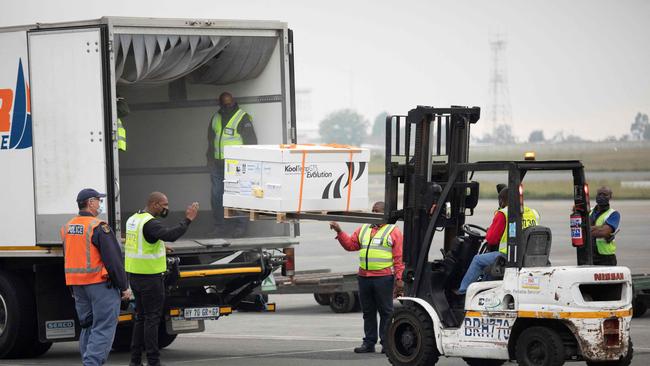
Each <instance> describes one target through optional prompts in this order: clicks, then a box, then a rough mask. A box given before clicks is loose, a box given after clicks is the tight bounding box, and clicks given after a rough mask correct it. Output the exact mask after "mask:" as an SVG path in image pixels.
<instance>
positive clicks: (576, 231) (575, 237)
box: [569, 210, 585, 247]
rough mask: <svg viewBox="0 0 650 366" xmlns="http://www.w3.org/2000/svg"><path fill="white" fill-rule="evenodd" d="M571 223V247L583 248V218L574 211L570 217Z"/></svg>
mask: <svg viewBox="0 0 650 366" xmlns="http://www.w3.org/2000/svg"><path fill="white" fill-rule="evenodd" d="M569 220H570V223H571V245H573V246H574V247H581V246H583V245H584V244H585V242H584V239H583V236H582V216H581V215H580V214H579V213H578V212H577V211H576V210H574V211H573V212H571V216H569Z"/></svg>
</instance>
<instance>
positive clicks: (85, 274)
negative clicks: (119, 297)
mask: <svg viewBox="0 0 650 366" xmlns="http://www.w3.org/2000/svg"><path fill="white" fill-rule="evenodd" d="M102 223H103V222H102V221H101V220H98V219H97V218H95V217H93V216H77V217H75V218H73V219H72V220H70V221H68V223H67V224H65V225H63V227H62V228H61V239H62V240H63V254H64V268H65V283H66V285H68V286H71V285H91V284H93V283H101V282H105V281H106V280H107V279H108V272H107V271H106V267H105V266H104V262H102V257H101V254H100V252H99V249H97V247H96V246H95V245H94V244H93V243H92V237H93V233H94V232H95V228H97V227H98V226H99V225H100V224H102Z"/></svg>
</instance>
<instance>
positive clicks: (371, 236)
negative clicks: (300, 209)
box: [330, 202, 404, 353]
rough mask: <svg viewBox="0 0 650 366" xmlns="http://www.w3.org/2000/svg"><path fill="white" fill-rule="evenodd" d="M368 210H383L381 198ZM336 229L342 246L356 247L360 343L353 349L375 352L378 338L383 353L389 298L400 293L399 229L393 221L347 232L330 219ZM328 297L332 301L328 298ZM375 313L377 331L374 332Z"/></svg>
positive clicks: (401, 240) (390, 304) (356, 351)
mask: <svg viewBox="0 0 650 366" xmlns="http://www.w3.org/2000/svg"><path fill="white" fill-rule="evenodd" d="M372 212H374V213H383V212H384V202H375V204H374V205H373V206H372ZM330 228H331V229H332V230H334V231H336V239H337V240H338V241H339V244H341V246H342V247H343V249H345V250H347V251H359V275H358V282H359V300H360V301H361V310H362V311H363V330H364V337H363V343H362V344H361V346H360V347H356V348H355V349H354V352H355V353H372V352H375V344H376V343H377V340H378V338H379V339H381V345H382V347H381V352H382V353H384V345H385V344H384V341H385V340H386V331H387V329H388V325H389V324H390V317H391V316H392V314H393V298H394V297H397V296H399V295H402V292H403V290H404V282H402V273H403V272H404V263H403V262H402V246H403V240H404V238H403V236H402V232H401V231H400V230H399V228H398V227H397V226H395V225H389V224H376V225H370V224H365V225H362V226H361V227H359V228H357V230H356V231H355V232H354V233H353V234H352V235H348V234H347V233H346V232H344V231H343V230H341V227H340V226H339V224H338V223H337V222H330ZM331 301H336V300H335V299H332V300H331ZM377 313H379V334H377Z"/></svg>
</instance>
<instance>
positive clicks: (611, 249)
mask: <svg viewBox="0 0 650 366" xmlns="http://www.w3.org/2000/svg"><path fill="white" fill-rule="evenodd" d="M593 212H594V210H593V209H592V210H591V212H590V213H589V215H590V216H591V214H593ZM614 212H616V211H614V210H612V209H611V208H610V209H608V210H607V211H605V212H603V213H601V214H600V216H598V218H597V219H596V222H595V223H594V224H595V225H596V226H603V225H605V222H607V219H608V218H609V216H610V215H611V214H613V213H614ZM596 248H598V254H600V255H613V254H616V240H612V241H611V242H609V243H608V242H607V240H605V238H596Z"/></svg>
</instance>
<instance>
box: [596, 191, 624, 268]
mask: <svg viewBox="0 0 650 366" xmlns="http://www.w3.org/2000/svg"><path fill="white" fill-rule="evenodd" d="M611 198H612V189H611V188H609V187H600V188H599V189H598V192H597V193H596V207H594V208H593V210H591V212H590V213H589V223H590V224H591V240H593V241H594V242H595V244H596V245H595V249H596V250H594V264H596V265H603V266H615V265H616V263H617V262H616V241H615V240H614V236H615V234H616V231H617V230H618V227H619V224H620V222H621V214H619V213H618V211H616V210H613V209H612V208H611V207H609V200H610V199H611Z"/></svg>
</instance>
